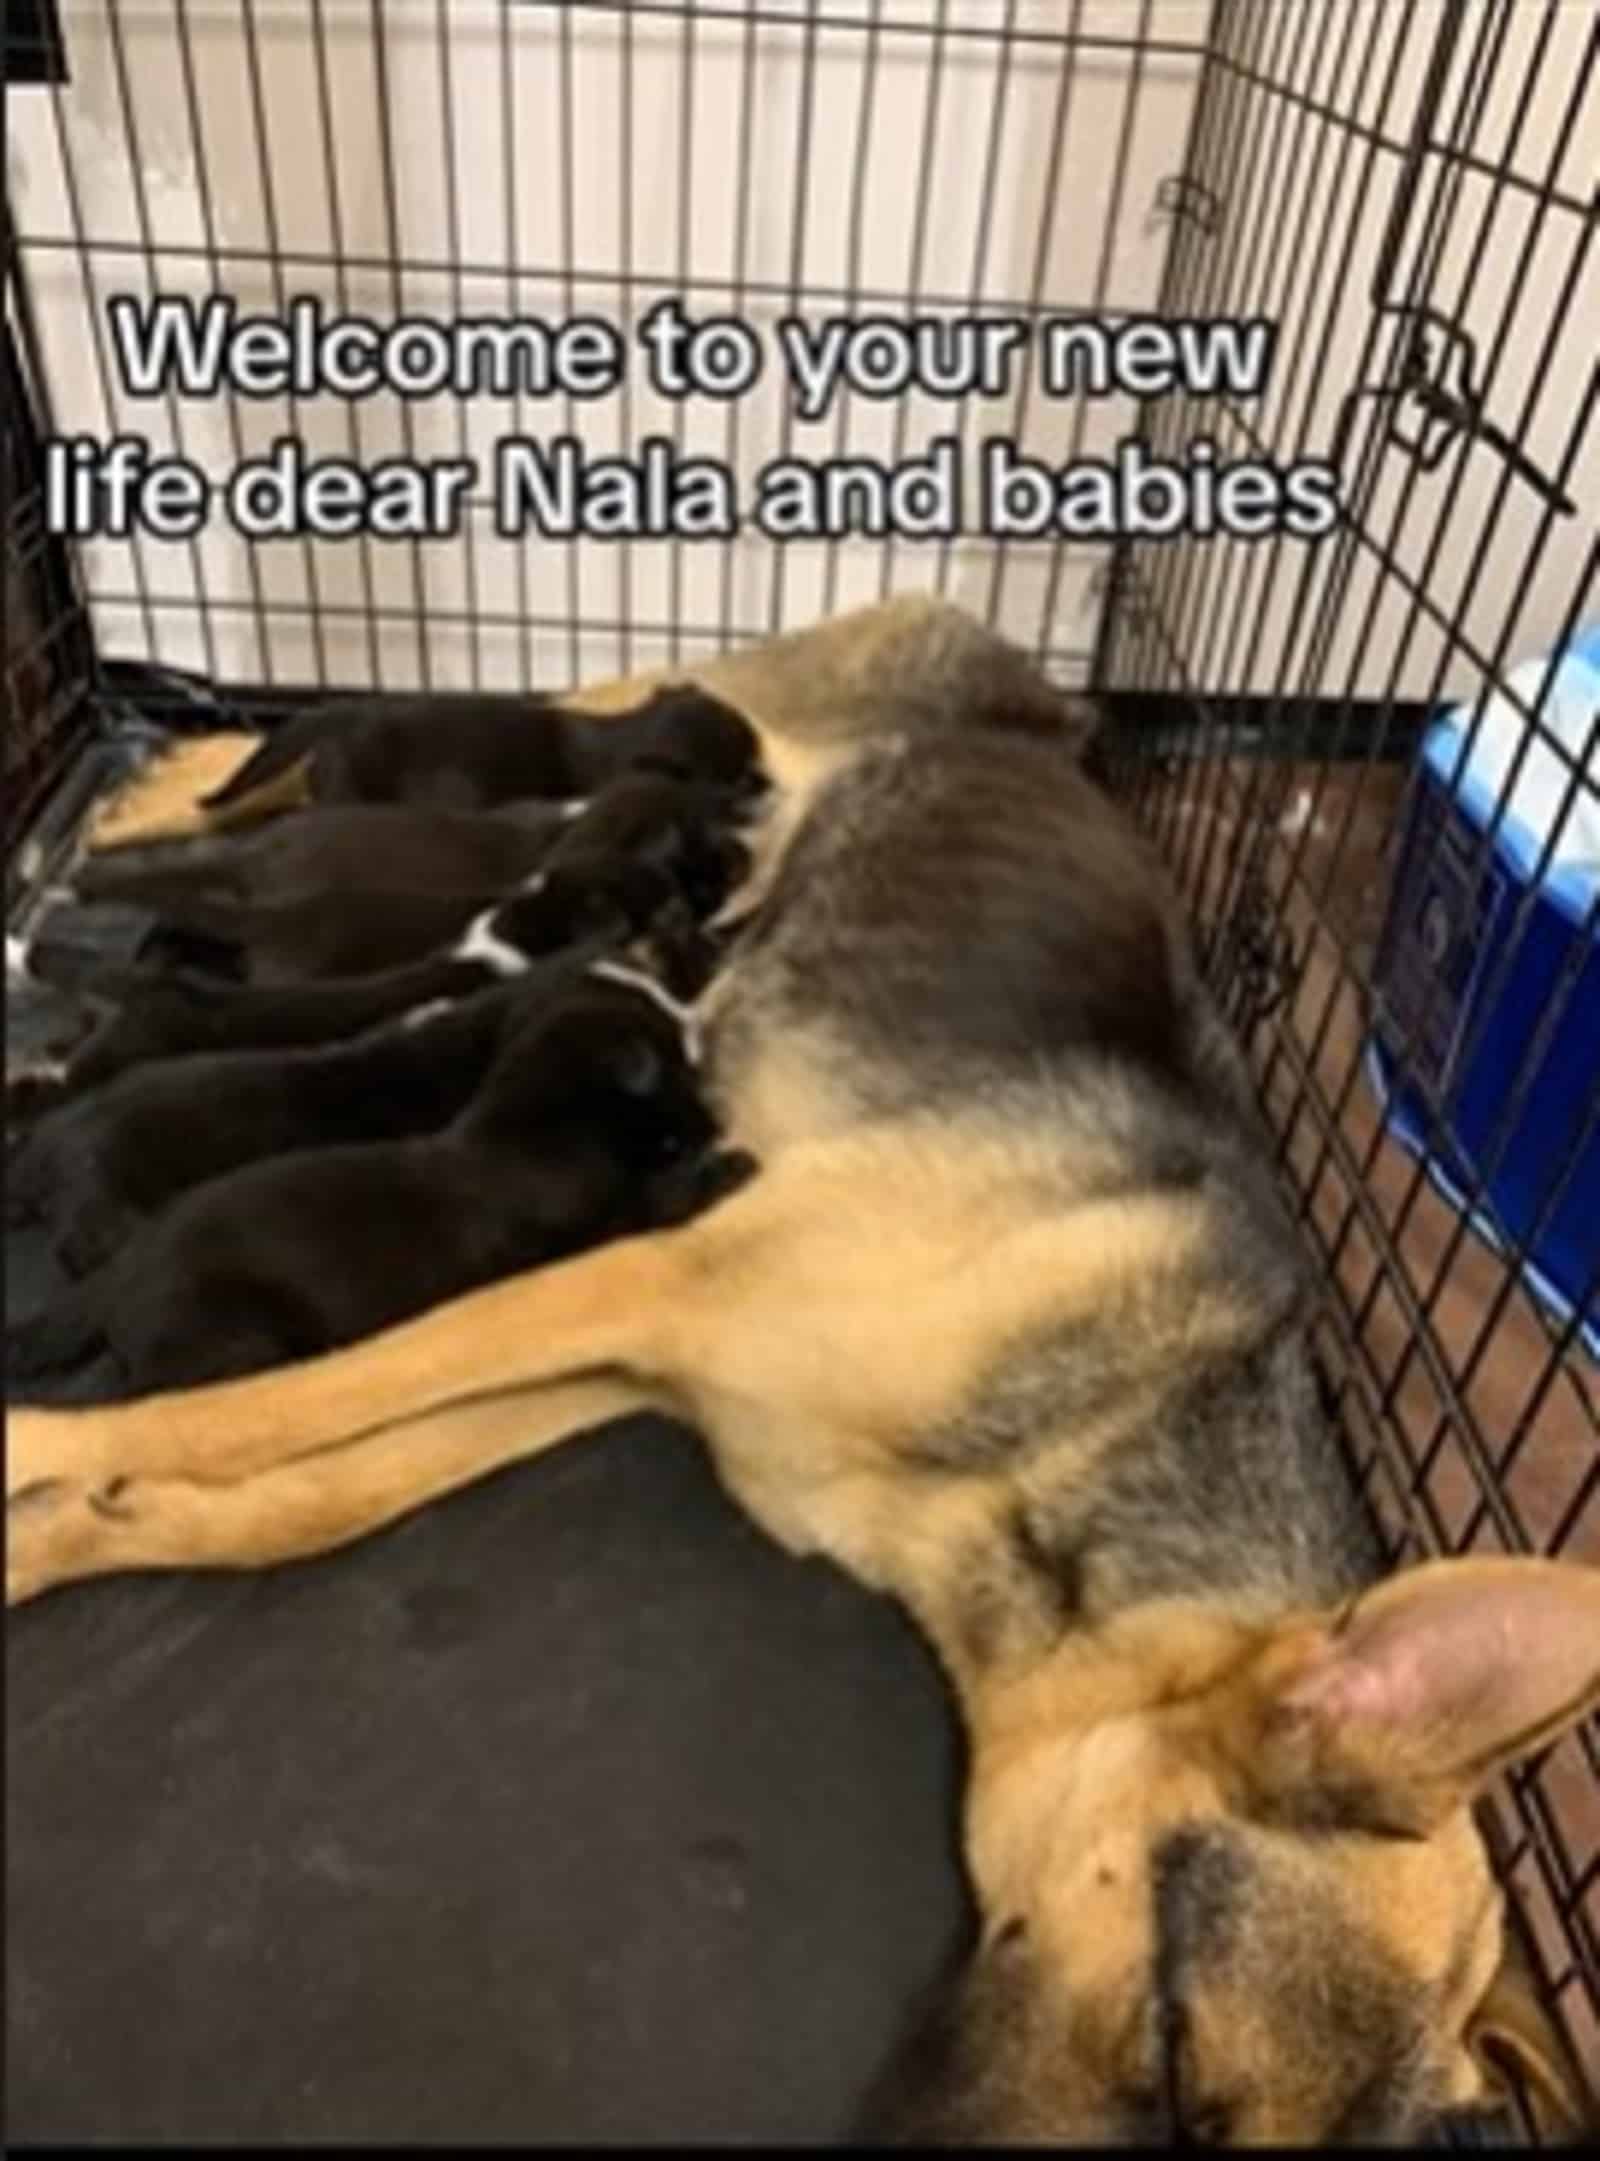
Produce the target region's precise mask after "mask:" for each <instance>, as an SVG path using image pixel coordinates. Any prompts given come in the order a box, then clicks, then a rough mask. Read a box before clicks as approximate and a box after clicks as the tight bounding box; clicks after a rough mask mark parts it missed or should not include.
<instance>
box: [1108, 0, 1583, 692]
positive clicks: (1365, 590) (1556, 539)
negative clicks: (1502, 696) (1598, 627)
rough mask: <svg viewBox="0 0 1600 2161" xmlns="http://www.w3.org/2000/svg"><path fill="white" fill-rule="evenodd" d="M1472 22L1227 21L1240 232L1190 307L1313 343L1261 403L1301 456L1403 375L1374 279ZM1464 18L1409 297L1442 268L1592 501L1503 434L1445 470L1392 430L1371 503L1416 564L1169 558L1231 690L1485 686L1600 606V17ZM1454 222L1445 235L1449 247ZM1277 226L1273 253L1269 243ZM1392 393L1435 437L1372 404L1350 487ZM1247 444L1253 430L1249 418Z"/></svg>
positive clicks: (1287, 550) (1422, 6)
mask: <svg viewBox="0 0 1600 2161" xmlns="http://www.w3.org/2000/svg"><path fill="white" fill-rule="evenodd" d="M1447 12H1450V11H1448V10H1447V9H1446V8H1445V7H1444V6H1443V5H1442V0H1408V4H1407V5H1405V6H1394V5H1391V4H1389V0H1307V4H1306V5H1305V6H1297V7H1295V8H1292V9H1291V8H1283V7H1280V6H1278V5H1277V4H1276V0H1232V4H1231V5H1230V6H1229V7H1228V9H1227V10H1226V11H1225V14H1224V16H1223V17H1222V18H1221V20H1222V21H1223V23H1224V24H1225V37H1224V41H1223V42H1224V45H1225V48H1226V50H1227V52H1228V53H1229V55H1230V56H1231V58H1232V59H1233V60H1235V61H1236V62H1238V63H1239V71H1237V72H1235V74H1234V76H1233V79H1232V82H1231V84H1230V85H1229V89H1228V93H1227V96H1226V101H1225V102H1221V103H1219V108H1218V110H1219V117H1220V122H1221V124H1220V125H1219V127H1218V128H1217V129H1216V131H1215V132H1214V133H1213V134H1211V135H1210V136H1209V137H1208V138H1207V139H1206V140H1205V141H1204V142H1202V143H1201V144H1200V145H1199V149H1200V166H1201V170H1202V171H1203V172H1204V173H1205V174H1206V175H1208V176H1209V177H1210V178H1212V179H1213V180H1214V181H1216V182H1217V184H1218V185H1219V186H1221V187H1223V188H1224V189H1225V190H1226V192H1227V196H1228V202H1227V206H1226V209H1225V224H1224V229H1223V231H1222V233H1221V235H1220V236H1219V238H1218V240H1217V241H1216V242H1214V243H1207V244H1196V245H1186V253H1185V255H1184V257H1183V258H1182V275H1180V276H1179V277H1178V279H1177V281H1176V283H1177V287H1178V290H1177V294H1176V300H1177V304H1178V305H1180V306H1186V307H1191V308H1192V307H1202V308H1204V307H1211V306H1215V305H1217V299H1218V294H1219V292H1221V293H1223V294H1225V295H1226V298H1227V300H1228V302H1229V303H1230V304H1231V305H1233V306H1235V307H1238V308H1241V309H1243V310H1246V311H1250V310H1254V309H1256V308H1260V309H1261V310H1262V311H1263V312H1265V313H1267V314H1269V315H1272V316H1274V317H1276V318H1277V319H1278V321H1279V322H1280V325H1281V344H1282V350H1283V352H1284V354H1285V355H1288V354H1291V353H1299V354H1301V355H1302V356H1303V361H1302V364H1301V365H1300V366H1299V367H1298V369H1296V368H1295V367H1294V366H1293V365H1292V364H1280V366H1279V368H1278V369H1277V371H1276V374H1275V380H1274V382H1273V385H1272V387H1271V389H1270V390H1269V392H1268V394H1267V395H1266V397H1265V398H1263V399H1262V400H1261V401H1260V404H1259V406H1258V407H1257V408H1256V409H1255V411H1254V413H1253V415H1251V416H1250V417H1252V418H1253V420H1254V424H1255V425H1256V427H1257V428H1258V429H1259V431H1260V432H1261V433H1262V434H1263V435H1265V436H1266V437H1267V439H1268V440H1269V441H1270V442H1272V443H1273V444H1274V446H1275V447H1276V448H1277V450H1278V452H1279V454H1280V456H1287V455H1292V454H1294V453H1295V452H1296V451H1297V450H1298V451H1308V452H1311V453H1313V454H1314V453H1317V452H1321V451H1323V450H1326V449H1327V448H1328V447H1329V446H1330V445H1331V443H1332V441H1333V438H1334V433H1335V429H1336V426H1337V424H1338V419H1339V414H1340V409H1341V406H1342V404H1343V402H1344V400H1345V397H1346V395H1347V393H1348V392H1349V391H1350V390H1351V389H1352V388H1353V387H1355V386H1356V385H1358V384H1364V385H1368V386H1381V385H1386V384H1387V385H1391V386H1392V385H1393V384H1394V383H1395V382H1396V381H1397V379H1398V362H1399V339H1400V333H1399V332H1398V331H1397V329H1396V328H1395V327H1394V324H1393V321H1392V320H1387V321H1386V320H1385V319H1384V318H1383V316H1382V315H1381V314H1378V315H1376V318H1375V311H1374V308H1373V306H1372V297H1371V288H1372V282H1373V278H1374V274H1375V271H1376V269H1377V267H1378V263H1379V258H1380V251H1381V249H1382V246H1383V241H1384V235H1385V232H1386V229H1387V227H1388V225H1389V222H1390V216H1391V211H1392V209H1393V206H1394V204H1395V200H1396V194H1397V190H1398V188H1399V185H1400V181H1401V176H1402V172H1403V169H1404V164H1405V160H1404V156H1403V152H1404V150H1405V149H1406V148H1407V147H1408V146H1409V145H1410V143H1411V141H1412V137H1413V129H1414V124H1415V122H1416V120H1417V117H1418V113H1419V109H1420V105H1421V100H1422V97H1423V91H1424V83H1425V79H1426V76H1427V70H1428V65H1429V62H1430V59H1431V57H1432V55H1433V53H1434V50H1435V43H1436V39H1437V36H1438V32H1439V29H1440V26H1441V22H1442V21H1443V20H1444V18H1445V16H1446V14H1447ZM1454 12H1455V13H1456V14H1457V15H1458V17H1459V20H1460V24H1461V31H1460V35H1459V38H1458V40H1457V43H1456V46H1455V49H1454V53H1453V57H1452V59H1451V61H1450V65H1449V68H1448V72H1447V73H1446V74H1445V76H1444V78H1443V83H1442V95H1441V97H1440V100H1439V103H1438V106H1437V108H1436V111H1435V115H1434V119H1433V124H1432V126H1431V128H1430V129H1428V130H1427V132H1426V137H1425V141H1426V150H1425V154H1424V156H1423V159H1422V163H1421V166H1420V171H1419V183H1418V187H1417V193H1416V198H1415V203H1414V207H1413V210H1412V212H1411V214H1410V216H1409V218H1408V219H1407V221H1406V224H1405V241H1404V245H1403V246H1402V247H1401V249H1400V252H1399V255H1398V258H1397V260H1396V262H1395V265H1394V275H1393V277H1392V278H1391V280H1390V281H1389V284H1388V287H1387V289H1386V297H1393V298H1396V299H1400V300H1404V299H1405V298H1407V297H1408V295H1410V294H1411V293H1412V290H1413V285H1414V283H1415V284H1416V288H1417V291H1418V293H1419V294H1420V296H1421V297H1423V298H1425V299H1426V300H1427V301H1428V303H1429V304H1430V305H1431V307H1432V308H1433V309H1434V310H1436V311H1437V312H1439V313H1440V314H1442V315H1445V316H1447V317H1449V318H1451V319H1452V320H1454V321H1455V322H1457V323H1458V324H1459V325H1460V327H1461V328H1462V329H1463V330H1465V331H1466V332H1467V334H1468V335H1469V336H1470V337H1471V339H1472V340H1473V342H1474V345H1475V348H1476V372H1477V387H1478V389H1479V390H1480V392H1481V393H1482V402H1483V410H1484V412H1485V414H1486V416H1487V418H1488V419H1489V420H1490V422H1492V423H1493V424H1494V425H1495V426H1497V427H1498V428H1499V429H1500V430H1502V431H1503V432H1504V433H1505V434H1506V435H1508V436H1510V437H1511V438H1512V439H1513V440H1514V441H1518V442H1520V443H1521V445H1522V447H1523V449H1524V451H1525V452H1526V454H1527V455H1528V457H1529V458H1530V459H1531V461H1532V462H1533V464H1534V465H1535V466H1536V467H1537V468H1538V469H1539V470H1540V471H1542V472H1543V473H1544V474H1546V475H1547V476H1550V477H1552V478H1554V477H1557V476H1558V475H1559V474H1560V472H1561V471H1562V469H1563V467H1565V468H1566V475H1567V489H1568V492H1569V494H1570V496H1571V497H1572V499H1573V500H1574V502H1575V504H1576V510H1575V513H1573V514H1563V515H1557V516H1553V517H1552V516H1547V514H1546V508H1545V503H1544V501H1543V499H1542V498H1541V497H1540V496H1539V495H1538V494H1537V493H1536V492H1535V491H1534V490H1533V489H1531V488H1530V487H1529V486H1527V485H1526V484H1525V483H1524V482H1523V481H1522V480H1521V479H1516V478H1513V479H1511V480H1509V481H1508V480H1507V477H1506V474H1507V467H1506V464H1505V461H1504V460H1503V459H1502V457H1501V456H1500V455H1499V454H1498V452H1497V451H1495V450H1494V449H1493V448H1491V447H1489V445H1487V444H1484V443H1479V444H1475V445H1474V444H1470V443H1467V442H1465V441H1462V442H1458V443H1457V444H1455V445H1453V446H1452V447H1451V448H1450V449H1449V450H1448V451H1447V453H1446V455H1445V456H1444V458H1443V461H1442V463H1441V464H1440V465H1439V466H1438V468H1437V470H1435V471H1433V472H1419V471H1418V469H1417V468H1416V466H1415V465H1414V464H1413V462H1412V461H1411V460H1410V459H1409V458H1408V457H1407V456H1406V455H1405V454H1404V453H1403V452H1402V451H1401V450H1400V449H1398V448H1396V447H1394V446H1392V445H1391V446H1389V447H1387V448H1385V449H1383V450H1382V453H1381V456H1379V457H1378V459H1377V462H1376V464H1375V467H1374V468H1373V472H1374V476H1375V482H1376V484H1375V486H1374V487H1373V488H1372V490H1371V492H1370V494H1364V495H1363V498H1362V501H1361V504H1360V506H1359V510H1358V515H1359V517H1360V521H1361V524H1362V526H1363V529H1364V531H1365V533H1366V534H1367V535H1368V536H1369V538H1370V539H1371V540H1373V541H1375V542H1376V543H1377V544H1378V546H1379V547H1381V548H1382V549H1384V550H1386V551H1388V553H1389V556H1390V558H1391V561H1390V563H1389V564H1388V565H1386V564H1385V563H1384V562H1383V561H1382V560H1380V558H1379V555H1378V553H1377V552H1376V549H1374V548H1373V547H1371V546H1361V547H1357V548H1356V549H1355V550H1354V551H1353V559H1351V558H1347V555H1346V552H1345V551H1343V550H1340V549H1337V548H1334V547H1331V546H1328V545H1326V544H1320V545H1319V546H1318V547H1317V548H1316V550H1315V552H1314V554H1313V556H1312V558H1311V567H1312V575H1311V577H1310V579H1309V581H1308V582H1307V584H1306V585H1305V586H1304V587H1302V585H1301V574H1302V570H1303V567H1304V565H1305V562H1306V556H1305V552H1304V549H1303V548H1302V547H1301V546H1300V545H1297V544H1289V545H1286V546H1268V547H1267V548H1264V549H1244V548H1240V547H1237V546H1224V547H1219V548H1215V549H1213V550H1211V551H1210V558H1209V561H1208V562H1207V563H1205V564H1204V565H1203V566H1201V567H1200V568H1199V569H1197V570H1193V571H1189V572H1186V573H1185V574H1184V578H1183V580H1181V581H1180V579H1179V578H1177V577H1176V576H1174V575H1173V570H1174V567H1175V566H1173V565H1171V564H1169V565H1167V566H1166V572H1165V575H1164V576H1163V571H1162V566H1161V565H1160V564H1158V563H1156V562H1154V561H1152V558H1151V551H1149V550H1144V551H1142V554H1143V558H1144V562H1145V565H1146V568H1147V569H1148V571H1149V572H1150V574H1151V575H1152V577H1153V578H1154V580H1155V582H1156V584H1157V586H1158V588H1159V589H1161V590H1163V591H1164V592H1165V594H1166V597H1167V600H1168V604H1169V608H1170V611H1171V613H1172V614H1173V615H1174V617H1175V630H1176V635H1177V639H1178V642H1179V644H1180V645H1181V647H1182V649H1183V651H1184V653H1185V655H1186V658H1187V662H1188V665H1189V666H1190V667H1191V668H1192V669H1193V671H1194V673H1195V675H1196V677H1197V678H1198V679H1199V680H1200V681H1201V682H1202V683H1203V684H1204V686H1205V687H1207V688H1209V689H1212V690H1231V691H1257V692H1268V691H1275V690H1278V689H1283V690H1287V691H1289V692H1291V693H1293V692H1296V691H1306V692H1310V693H1315V694H1319V695H1322V696H1325V697H1327V696H1332V697H1342V696H1344V695H1345V694H1346V693H1355V694H1363V695H1366V696H1369V697H1382V696H1384V695H1386V694H1387V693H1388V691H1389V690H1390V688H1391V686H1393V687H1394V688H1395V690H1396V691H1397V692H1398V693H1399V694H1400V695H1402V696H1413V697H1431V696H1432V695H1434V693H1435V690H1436V689H1437V690H1439V691H1440V692H1441V693H1443V694H1448V695H1451V696H1456V695H1474V696H1475V695H1476V694H1477V693H1478V692H1479V691H1480V689H1481V688H1482V687H1483V685H1484V682H1485V680H1486V676H1485V669H1484V666H1483V665H1482V664H1481V663H1488V664H1495V663H1496V661H1497V658H1498V656H1500V655H1501V653H1502V650H1503V653H1504V660H1505V664H1506V665H1511V664H1514V663H1515V662H1516V661H1517V660H1518V659H1520V658H1523V657H1525V656H1527V655H1530V654H1534V653H1539V652H1541V651H1544V650H1545V649H1546V648H1547V646H1548V644H1549V643H1550V642H1551V641H1553V640H1555V639H1556V638H1558V637H1559V635H1560V634H1561V631H1562V628H1563V624H1564V621H1565V619H1566V617H1567V614H1568V611H1569V610H1570V609H1571V608H1572V607H1573V605H1574V599H1575V596H1577V597H1578V600H1579V604H1580V606H1581V608H1582V611H1583V613H1584V614H1585V615H1587V617H1588V619H1589V620H1591V621H1592V620H1594V619H1596V618H1597V617H1600V586H1597V584H1596V582H1595V578H1594V570H1593V564H1594V550H1595V536H1596V527H1597V525H1600V404H1597V402H1596V368H1597V358H1596V356H1597V354H1600V245H1597V244H1596V239H1597V235H1596V229H1595V225H1594V205H1595V204H1596V202H1597V201H1600V45H1597V40H1600V9H1597V8H1596V7H1595V6H1593V5H1592V4H1589V0H1576V4H1568V0H1561V4H1558V5H1556V6H1554V7H1547V6H1545V5H1543V4H1542V0H1509V4H1507V0H1495V4H1493V5H1491V4H1489V0H1481V4H1479V5H1475V6H1469V7H1466V8H1462V9H1457V10H1455V11H1454ZM1244 71H1248V73H1249V74H1253V75H1254V76H1255V77H1256V78H1258V80H1257V81H1256V82H1254V83H1252V82H1250V81H1249V80H1247V79H1246V72H1244ZM1260 78H1265V79H1266V81H1267V82H1268V83H1270V84H1273V85H1278V86H1281V88H1282V91H1283V92H1284V93H1285V94H1282V95H1280V94H1278V92H1277V91H1276V90H1268V89H1264V88H1263V87H1262V86H1261V81H1260V80H1259V79H1260ZM1330 106H1331V107H1333V108H1335V109H1337V110H1338V111H1339V112H1340V113H1342V114H1345V115H1347V116H1348V117H1349V118H1350V120H1351V121H1352V122H1354V123H1355V126H1354V128H1353V129H1351V130H1346V129H1343V128H1340V129H1334V128H1330V127H1328V126H1327V125H1326V124H1325V123H1324V121H1323V120H1322V119H1321V117H1320V116H1319V111H1318V108H1322V107H1330ZM1446 146H1448V154H1447V148H1446ZM1459 152H1464V153H1465V156H1462V155H1459V154H1457V153H1459ZM1468 161H1471V162H1470V163H1469V162H1468ZM1500 172H1506V173H1509V174H1511V175H1513V176H1515V181H1514V182H1503V181H1501V180H1499V179H1497V178H1496V174H1497V173H1500ZM1517 183H1520V184H1517ZM1573 203H1576V204H1578V205H1586V206H1587V207H1588V215H1587V217H1585V216H1584V215H1583V213H1582V211H1581V210H1580V209H1578V208H1575V207H1573V206H1572V205H1573ZM1439 213H1443V214H1442V215H1439ZM1436 220H1437V222H1436ZM1430 227H1433V228H1434V230H1435V231H1436V232H1437V233H1438V234H1441V235H1442V236H1443V243H1442V246H1439V247H1438V248H1437V252H1436V255H1435V254H1434V253H1432V252H1431V251H1430V253H1429V254H1428V255H1426V256H1424V254H1423V251H1424V249H1425V248H1427V247H1428V245H1429V243H1428V236H1429V232H1430ZM1258 230H1259V231H1261V232H1262V233H1264V234H1265V235H1266V236H1267V237H1266V238H1265V239H1264V240H1263V241H1262V243H1261V244H1259V245H1256V244H1255V243H1254V241H1253V239H1246V238H1244V237H1243V236H1247V235H1249V236H1253V235H1254V234H1255V233H1256V232H1257V231H1258ZM1419 263H1420V264H1421V266H1422V270H1423V275H1422V277H1421V279H1420V280H1418V279H1417V273H1418V269H1419ZM1375 319H1376V322H1377V325H1378V329H1377V336H1376V338H1375V340H1374V339H1373V337H1372V332H1373V328H1374V323H1375ZM1391 410H1393V411H1396V412H1397V417H1398V419H1399V421H1400V424H1401V425H1402V426H1403V427H1404V428H1405V429H1406V430H1407V432H1414V431H1415V428H1416V424H1417V413H1416V410H1415V408H1414V406H1411V405H1409V404H1402V405H1401V406H1399V407H1398V408H1397V407H1395V406H1393V405H1392V404H1379V403H1377V402H1375V401H1374V400H1372V399H1370V398H1368V399H1365V400H1363V402H1362V404H1361V407H1360V418H1359V420H1358V423H1357V425H1356V428H1355V431H1354V435H1353V438H1352V447H1351V453H1350V456H1349V458H1348V460H1347V466H1346V480H1347V484H1350V485H1353V484H1354V483H1355V481H1356V477H1357V473H1358V471H1359V470H1360V469H1361V467H1362V462H1363V454H1364V451H1365V448H1366V446H1368V445H1369V444H1370V443H1372V442H1373V440H1374V437H1375V435H1376V434H1377V433H1378V431H1379V416H1380V414H1381V413H1385V412H1388V411H1391ZM1204 417H1205V416H1204V415H1203V414H1202V413H1200V412H1199V411H1198V410H1197V409H1196V408H1194V407H1192V406H1191V407H1190V408H1189V409H1188V411H1187V412H1179V413H1175V414H1174V415H1173V416H1172V422H1171V424H1172V426H1173V428H1174V429H1175V430H1176V431H1177V432H1178V433H1180V434H1181V433H1182V432H1184V431H1188V432H1191V433H1192V432H1193V429H1194V427H1195V426H1196V425H1198V424H1199V423H1200V422H1201V421H1203V419H1204ZM1221 439H1222V441H1223V442H1224V443H1225V444H1228V445H1229V447H1230V448H1233V449H1238V450H1243V449H1244V448H1245V447H1246V446H1245V443H1244V441H1243V439H1242V437H1241V436H1240V434H1239V433H1238V431H1236V430H1235V431H1229V430H1226V429H1225V430H1224V431H1223V433H1222V438H1221ZM1406 580H1410V581H1411V582H1412V583H1413V584H1414V585H1418V586H1421V587H1423V588H1424V589H1425V591H1426V595H1427V602H1428V605H1426V606H1419V605H1418V604H1417V603H1416V602H1415V600H1414V599H1413V597H1412V596H1411V595H1410V594H1409V593H1408V592H1407V591H1406V589H1405V582H1404V581H1406ZM1180 586H1181V590H1180ZM1235 632H1236V633H1237V635H1235Z"/></svg>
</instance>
